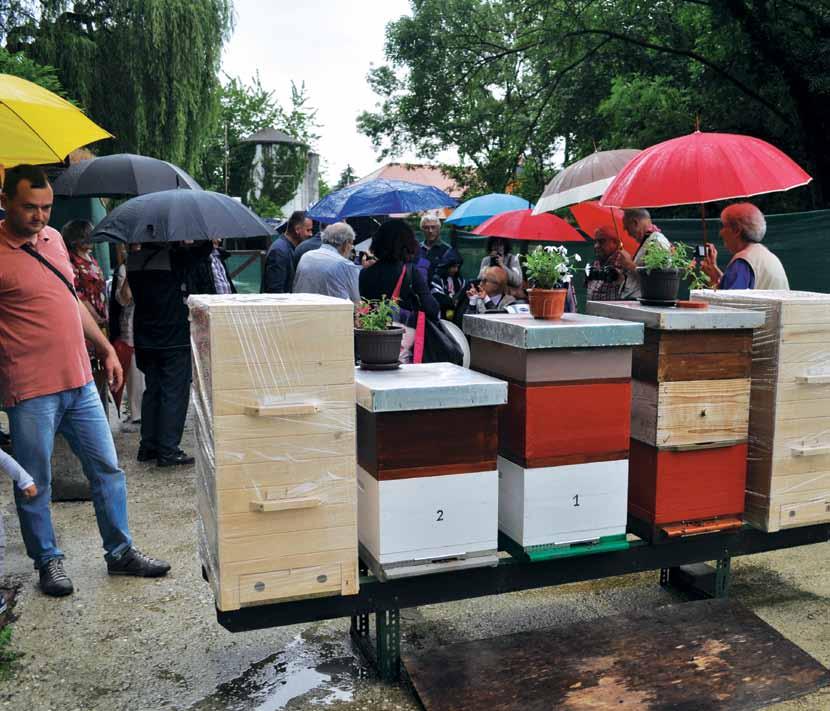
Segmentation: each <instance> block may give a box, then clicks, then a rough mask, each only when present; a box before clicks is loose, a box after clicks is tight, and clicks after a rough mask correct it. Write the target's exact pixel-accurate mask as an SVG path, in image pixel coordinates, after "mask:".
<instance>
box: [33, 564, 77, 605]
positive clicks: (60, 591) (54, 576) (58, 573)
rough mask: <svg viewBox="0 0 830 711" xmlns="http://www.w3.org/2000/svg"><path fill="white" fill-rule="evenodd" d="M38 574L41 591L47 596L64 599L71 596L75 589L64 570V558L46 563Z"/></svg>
mask: <svg viewBox="0 0 830 711" xmlns="http://www.w3.org/2000/svg"><path fill="white" fill-rule="evenodd" d="M38 572H39V573H40V590H41V592H42V593H44V594H45V595H50V596H52V597H63V596H64V595H71V594H72V592H73V590H74V589H75V588H73V587H72V581H71V580H70V579H69V576H68V575H67V574H66V571H65V570H64V569H63V558H52V559H51V560H48V561H46V563H45V564H44V566H43V567H42V568H41V569H40V570H39V571H38Z"/></svg>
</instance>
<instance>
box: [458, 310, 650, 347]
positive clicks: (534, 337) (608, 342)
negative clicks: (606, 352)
mask: <svg viewBox="0 0 830 711" xmlns="http://www.w3.org/2000/svg"><path fill="white" fill-rule="evenodd" d="M464 333H466V334H467V335H468V336H475V337H476V338H483V339H484V340H487V341H495V342H497V343H503V344H505V345H508V346H514V347H516V348H523V349H528V350H529V349H535V348H596V347H602V346H604V347H611V346H637V345H640V344H641V343H642V342H643V327H642V326H641V325H640V324H637V323H631V322H630V321H616V320H613V319H609V318H602V317H599V316H587V315H585V314H564V315H563V316H562V318H561V319H559V320H556V321H546V320H541V319H535V318H533V317H532V316H530V315H528V314H494V315H480V316H479V315H467V316H464Z"/></svg>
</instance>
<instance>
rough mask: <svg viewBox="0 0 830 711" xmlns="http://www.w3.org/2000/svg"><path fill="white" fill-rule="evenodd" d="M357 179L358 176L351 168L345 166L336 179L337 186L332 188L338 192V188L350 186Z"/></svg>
mask: <svg viewBox="0 0 830 711" xmlns="http://www.w3.org/2000/svg"><path fill="white" fill-rule="evenodd" d="M357 179H358V175H357V173H355V172H354V169H353V168H352V166H350V165H346V167H345V168H343V170H342V171H341V173H340V177H339V178H338V179H337V184H336V185H335V186H334V189H335V190H340V188H345V187H346V186H347V185H351V184H352V183H353V182H354V181H355V180H357ZM321 197H322V195H321Z"/></svg>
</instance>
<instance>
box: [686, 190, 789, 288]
mask: <svg viewBox="0 0 830 711" xmlns="http://www.w3.org/2000/svg"><path fill="white" fill-rule="evenodd" d="M720 221H721V230H720V236H721V239H722V240H723V243H724V245H725V246H726V249H728V250H729V253H730V254H731V255H732V259H731V260H729V264H728V265H727V267H726V271H725V272H722V271H721V270H720V269H719V268H718V250H717V249H715V245H713V244H707V245H706V259H704V260H703V263H702V264H701V269H702V270H703V271H704V272H705V273H706V275H707V276H708V277H709V278H710V279H711V280H712V283H713V284H717V285H718V288H719V289H789V288H790V284H789V282H788V281H787V274H786V272H785V271H784V266H783V265H782V264H781V261H780V260H779V259H778V257H776V256H775V255H774V254H773V253H772V252H770V251H769V250H768V249H767V248H766V247H764V245H762V244H761V240H762V239H764V235H765V234H766V232H767V221H766V220H765V219H764V214H763V213H762V212H761V211H760V210H759V209H758V208H757V207H755V205H753V204H752V203H750V202H739V203H735V204H734V205H729V207H727V208H725V209H724V210H723V212H721V214H720Z"/></svg>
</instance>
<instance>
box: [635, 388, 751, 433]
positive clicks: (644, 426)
mask: <svg viewBox="0 0 830 711" xmlns="http://www.w3.org/2000/svg"><path fill="white" fill-rule="evenodd" d="M749 389H750V381H749V379H747V378H738V379H733V380H702V381H681V382H669V383H660V384H659V385H655V384H653V383H644V382H642V381H639V380H635V381H634V382H633V387H632V405H631V411H632V414H631V433H632V437H634V438H635V439H638V440H640V441H642V442H644V443H646V444H650V445H653V446H657V447H672V446H682V445H693V444H706V443H709V442H724V443H726V442H735V441H737V440H743V439H746V437H747V433H748V428H749Z"/></svg>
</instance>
